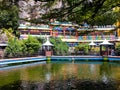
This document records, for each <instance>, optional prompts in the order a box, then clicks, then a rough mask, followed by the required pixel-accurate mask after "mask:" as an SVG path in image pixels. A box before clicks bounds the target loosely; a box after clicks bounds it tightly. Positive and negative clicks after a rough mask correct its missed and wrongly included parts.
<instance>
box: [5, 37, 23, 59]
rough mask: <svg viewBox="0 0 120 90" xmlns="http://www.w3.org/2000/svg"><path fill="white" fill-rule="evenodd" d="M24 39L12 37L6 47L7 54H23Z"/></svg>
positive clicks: (10, 55) (16, 55)
mask: <svg viewBox="0 0 120 90" xmlns="http://www.w3.org/2000/svg"><path fill="white" fill-rule="evenodd" d="M22 45H23V43H22V41H20V40H18V39H17V38H10V39H9V41H8V46H7V47H6V49H5V56H7V57H13V56H14V57H18V56H19V55H22V49H23V48H22Z"/></svg>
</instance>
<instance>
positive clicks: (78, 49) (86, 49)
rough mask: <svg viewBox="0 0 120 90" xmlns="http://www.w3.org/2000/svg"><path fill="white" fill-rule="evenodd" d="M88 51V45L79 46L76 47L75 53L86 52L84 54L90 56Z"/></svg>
mask: <svg viewBox="0 0 120 90" xmlns="http://www.w3.org/2000/svg"><path fill="white" fill-rule="evenodd" d="M88 49H89V45H88V44H79V45H78V46H75V52H78V51H84V54H88Z"/></svg>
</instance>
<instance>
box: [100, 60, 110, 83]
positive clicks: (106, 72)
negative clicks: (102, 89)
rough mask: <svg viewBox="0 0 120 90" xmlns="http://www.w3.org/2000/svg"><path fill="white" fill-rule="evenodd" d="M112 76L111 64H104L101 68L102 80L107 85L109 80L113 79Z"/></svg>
mask: <svg viewBox="0 0 120 90" xmlns="http://www.w3.org/2000/svg"><path fill="white" fill-rule="evenodd" d="M111 74H112V71H111V64H109V63H108V62H103V63H102V65H101V66H100V75H101V78H102V80H103V81H104V82H106V83H107V82H108V80H109V79H110V78H111Z"/></svg>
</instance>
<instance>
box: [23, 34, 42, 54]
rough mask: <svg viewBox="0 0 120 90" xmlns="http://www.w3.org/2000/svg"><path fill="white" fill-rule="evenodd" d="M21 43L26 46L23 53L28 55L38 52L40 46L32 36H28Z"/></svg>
mask: <svg viewBox="0 0 120 90" xmlns="http://www.w3.org/2000/svg"><path fill="white" fill-rule="evenodd" d="M23 43H24V45H25V46H24V47H25V48H26V50H25V53H26V54H28V55H32V54H35V53H38V50H39V48H40V47H41V44H40V43H39V41H38V40H37V39H36V38H35V37H32V36H28V39H26V40H23Z"/></svg>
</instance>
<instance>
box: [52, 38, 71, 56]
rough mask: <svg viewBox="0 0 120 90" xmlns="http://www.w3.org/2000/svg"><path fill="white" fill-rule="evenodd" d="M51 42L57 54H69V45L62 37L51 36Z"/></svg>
mask: <svg viewBox="0 0 120 90" xmlns="http://www.w3.org/2000/svg"><path fill="white" fill-rule="evenodd" d="M50 42H51V43H52V44H53V45H54V46H53V51H54V54H56V55H67V54H68V49H69V47H68V46H67V44H66V43H65V42H62V40H61V39H60V38H54V37H52V38H50Z"/></svg>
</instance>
